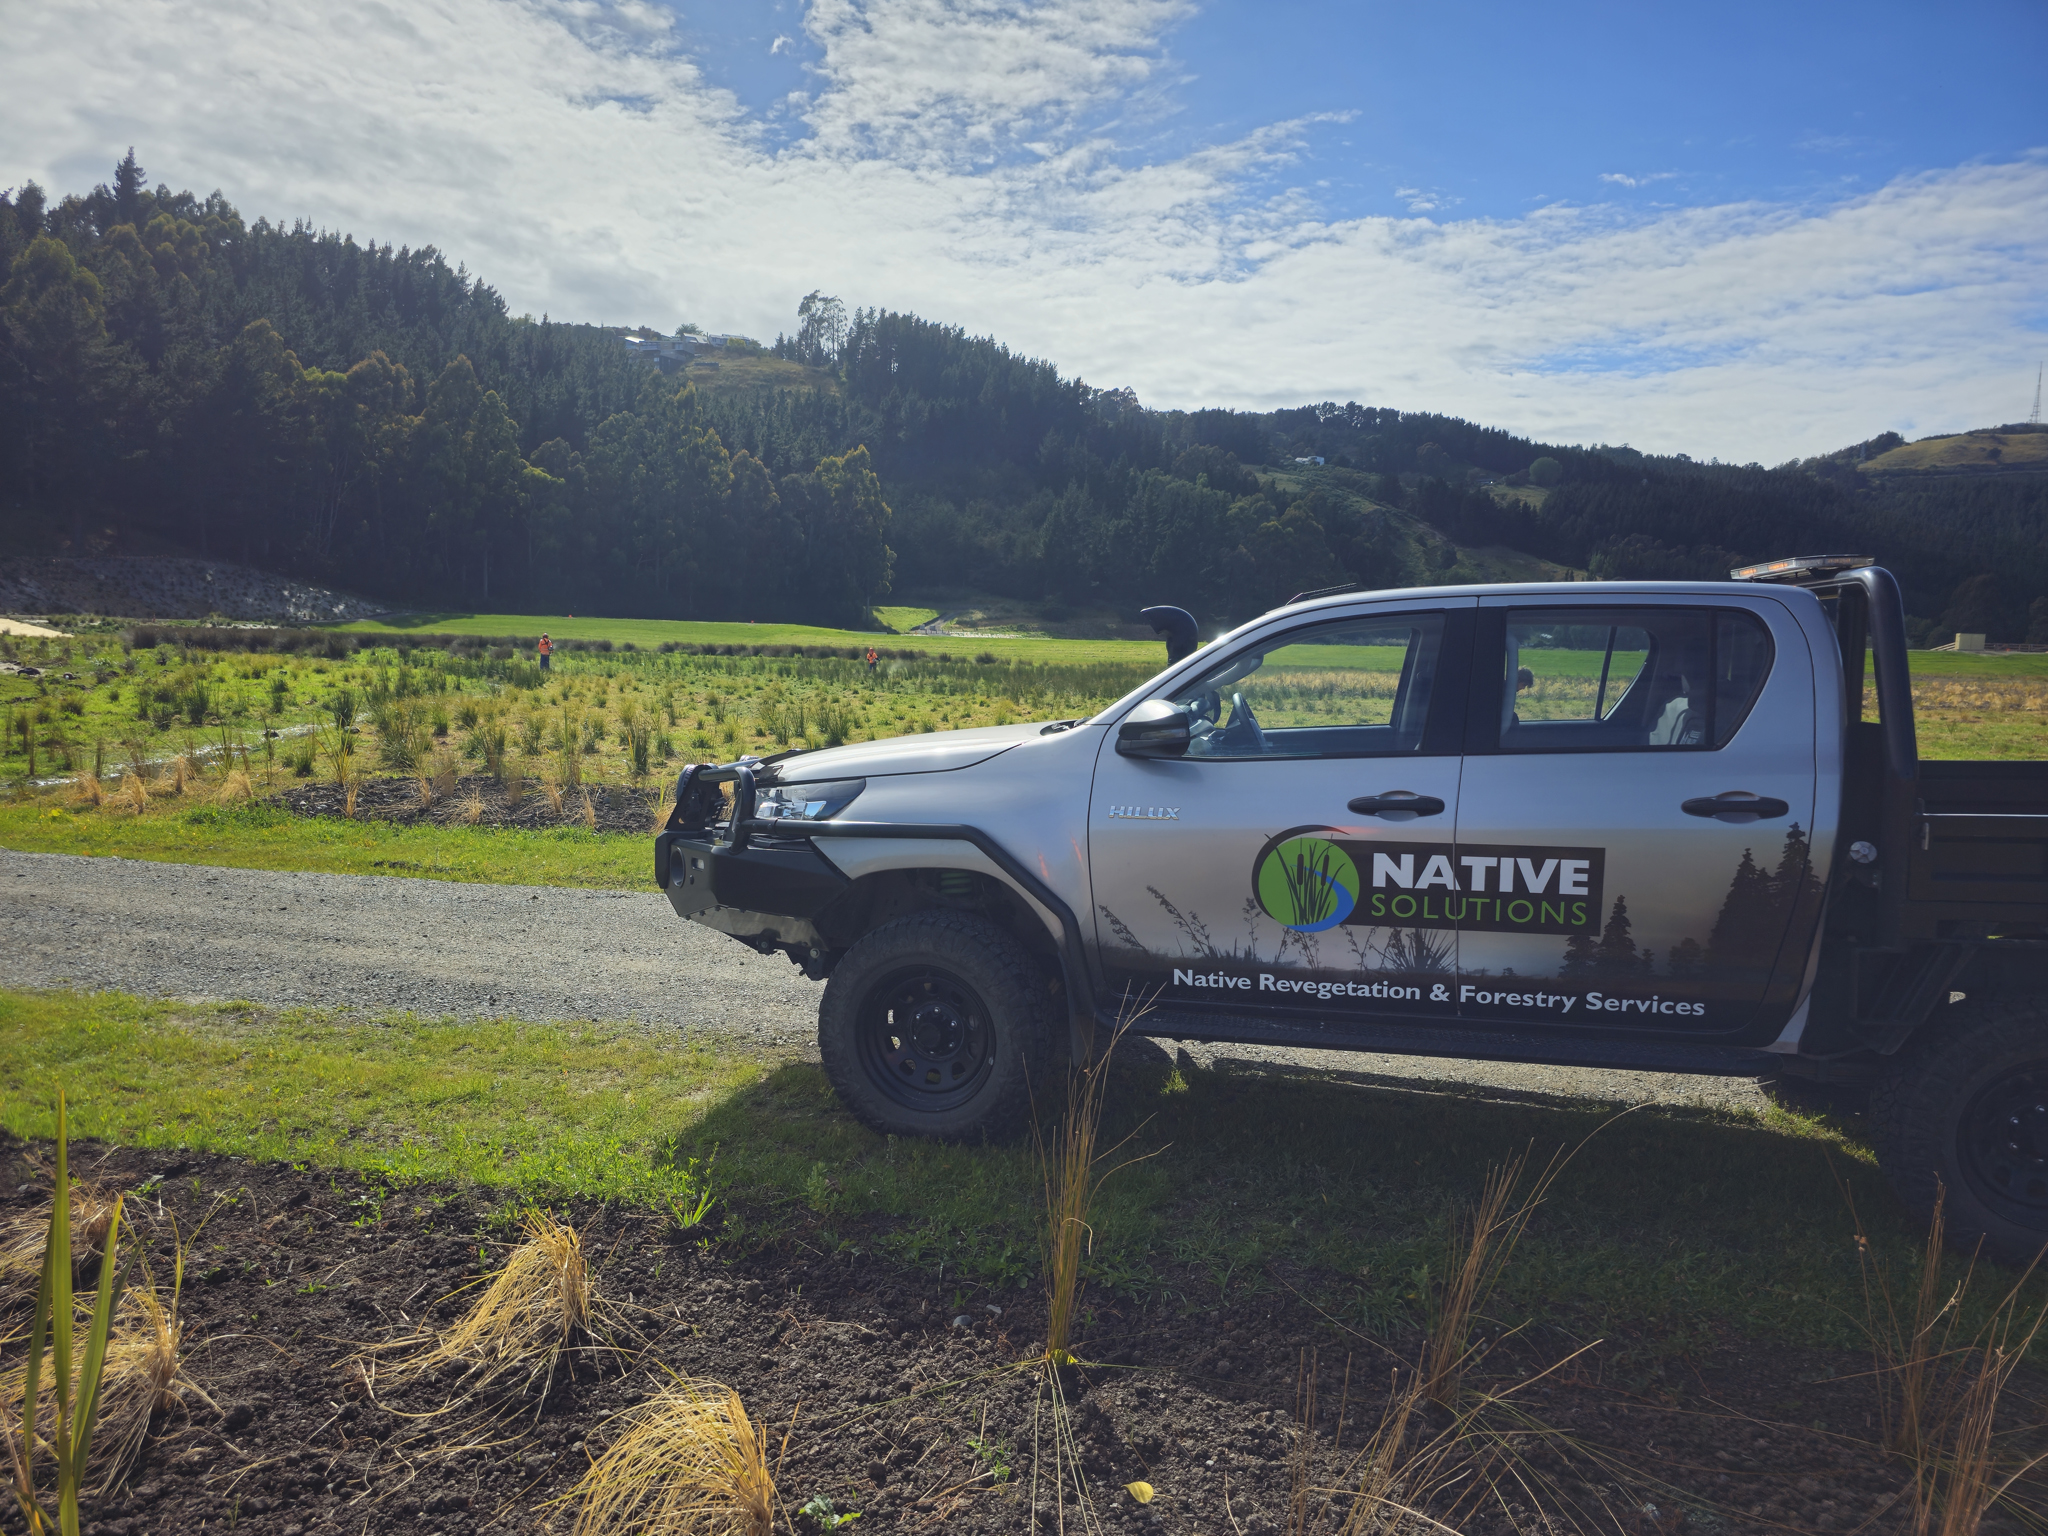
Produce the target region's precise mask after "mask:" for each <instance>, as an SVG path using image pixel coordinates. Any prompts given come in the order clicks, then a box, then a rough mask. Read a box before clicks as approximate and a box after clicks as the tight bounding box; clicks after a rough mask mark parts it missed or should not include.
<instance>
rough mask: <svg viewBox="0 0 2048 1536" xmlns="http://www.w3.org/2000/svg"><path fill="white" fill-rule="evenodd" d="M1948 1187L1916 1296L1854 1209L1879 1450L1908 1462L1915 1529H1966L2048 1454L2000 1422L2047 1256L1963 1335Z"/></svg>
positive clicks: (1946, 1535)
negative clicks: (2028, 1292) (2031, 1295)
mask: <svg viewBox="0 0 2048 1536" xmlns="http://www.w3.org/2000/svg"><path fill="white" fill-rule="evenodd" d="M1947 1196H1948V1191H1947V1189H1946V1188H1944V1187H1943V1186H1942V1185H1941V1184H1940V1183H1939V1182H1938V1181H1937V1183H1936V1185H1935V1192H1934V1215H1933V1217H1932V1219H1931V1220H1930V1221H1929V1223H1928V1229H1927V1245H1926V1247H1925V1249H1924V1250H1923V1251H1922V1252H1921V1254H1920V1255H1919V1267H1920V1272H1919V1274H1918V1276H1916V1277H1914V1280H1913V1287H1912V1294H1911V1296H1910V1298H1909V1299H1906V1300H1901V1298H1899V1297H1898V1296H1896V1295H1895V1294H1894V1291H1893V1285H1892V1276H1891V1274H1890V1271H1889V1269H1888V1268H1887V1266H1886V1265H1885V1264H1884V1263H1883V1262H1882V1261H1881V1260H1880V1259H1879V1258H1878V1257H1877V1255H1876V1252H1875V1250H1874V1248H1873V1246H1872V1244H1871V1241H1870V1238H1869V1236H1868V1234H1866V1233H1865V1232H1864V1230H1863V1221H1862V1217H1861V1216H1860V1215H1856V1212H1855V1204H1854V1202H1853V1201H1852V1202H1851V1203H1850V1211H1851V1214H1852V1215H1856V1249H1857V1253H1858V1256H1859V1257H1860V1259H1861V1261H1862V1265H1863V1285H1864V1308H1865V1323H1864V1327H1865V1331H1866V1333H1867V1334H1868V1335H1869V1338H1870V1341H1871V1350H1872V1354H1873V1355H1874V1356H1875V1357H1876V1358H1875V1363H1876V1366H1877V1372H1876V1374H1877V1379H1878V1404H1879V1413H1880V1415H1881V1418H1880V1422H1881V1425H1882V1428H1883V1432H1884V1449H1885V1450H1886V1451H1887V1452H1888V1453H1889V1454H1891V1455H1893V1456H1897V1457H1899V1458H1900V1459H1901V1460H1903V1461H1906V1462H1907V1463H1909V1464H1910V1466H1911V1469H1912V1477H1913V1481H1912V1485H1911V1487H1910V1488H1909V1490H1908V1493H1909V1496H1910V1497H1911V1499H1912V1502H1913V1512H1914V1524H1913V1529H1914V1531H1915V1533H1916V1536H1929V1533H1939V1536H1971V1533H1974V1532H1975V1531H1977V1529H1978V1528H1979V1526H1980V1524H1981V1523H1982V1521H1983V1520H1984V1518H1985V1516H1986V1515H1987V1514H1989V1513H1990V1511H1991V1509H1992V1507H1993V1506H1994V1505H1996V1504H1999V1503H2000V1502H2002V1501H2005V1500H2007V1498H2008V1496H2009V1495H2011V1494H2012V1492H2013V1490H2014V1488H2015V1486H2016V1485H2018V1484H2019V1483H2021V1482H2022V1480H2023V1479H2025V1478H2027V1477H2028V1476H2030V1475H2031V1474H2032V1473H2033V1472H2034V1471H2035V1469H2036V1468H2037V1467H2039V1466H2040V1465H2041V1463H2042V1462H2043V1461H2044V1460H2048V1456H2043V1455H2033V1456H2027V1455H2025V1454H2024V1453H2023V1452H2022V1451H2020V1450H2019V1449H2017V1448H2015V1447H2014V1446H2013V1445H2012V1444H2011V1443H2010V1442H2009V1441H2008V1440H2007V1439H2005V1438H2004V1437H2002V1436H2001V1435H2000V1434H1999V1432H1998V1430H1997V1427H1996V1419H1997V1416H1998V1408H1999V1402H2000V1399H2001V1398H2002V1397H2003V1395H2004V1393H2005V1389H2006V1386H2007V1384H2008V1383H2009V1382H2010V1380H2011V1378H2012V1374H2013V1372H2014V1370H2015V1369H2016V1368H2017V1367H2018V1366H2019V1364H2020V1362H2021V1361H2023V1360H2024V1359H2025V1358H2026V1357H2027V1355H2028V1353H2029V1351H2031V1350H2032V1349H2033V1347H2034V1342H2035V1340H2036V1338H2038V1337H2039V1335H2040V1332H2041V1329H2042V1326H2043V1324H2044V1323H2048V1307H2044V1308H2036V1309H2035V1310H2034V1312H2033V1315H2032V1316H2031V1317H2028V1316H2027V1315H2026V1313H2025V1312H2024V1310H2023V1309H2022V1307H2021V1305H2020V1297H2021V1293H2022V1291H2023V1290H2024V1288H2025V1287H2026V1284H2027V1282H2028V1280H2029V1279H2030V1278H2032V1276H2033V1273H2034V1270H2035V1269H2036V1268H2037V1267H2038V1266H2039V1264H2040V1262H2041V1260H2040V1258H2039V1257H2038V1256H2037V1257H2036V1259H2035V1261H2034V1263H2033V1264H2030V1265H2028V1266H2027V1268H2026V1269H2025V1270H2024V1271H2022V1272H2021V1274H2020V1276H2019V1279H2018V1280H2017V1281H2016V1282H2015V1283H2014V1285H2013V1286H2012V1288H2011V1289H2010V1290H2009V1291H2007V1292H2006V1294H2005V1296H2004V1298H2003V1299H2002V1300H2000V1301H1999V1303H1998V1304H1997V1306H1995V1307H1994V1308H1993V1309H1992V1311H1991V1315H1990V1317H1989V1318H1988V1319H1987V1320H1986V1321H1985V1323H1984V1324H1983V1325H1982V1327H1981V1328H1980V1330H1979V1331H1978V1332H1977V1334H1976V1335H1975V1336H1974V1337H1969V1338H1965V1337H1964V1336H1963V1334H1962V1318H1963V1314H1964V1311H1965V1308H1966V1303H1967V1301H1968V1298H1969V1293H1970V1287H1971V1284H1972V1282H1973V1281H1975V1279H1976V1277H1977V1265H1976V1261H1975V1259H1972V1260H1971V1261H1970V1262H1969V1263H1968V1264H1967V1265H1965V1266H1964V1268H1963V1272H1962V1275H1961V1276H1960V1278H1958V1279H1957V1280H1956V1281H1955V1283H1954V1284H1953V1285H1950V1284H1949V1283H1948V1281H1947V1279H1946V1277H1945V1273H1944V1258H1945V1249H1946V1243H1945V1240H1944V1239H1945V1235H1946V1234H1945V1231H1944V1228H1945V1225H1946V1221H1945V1217H1944V1213H1943V1207H1944V1205H1945V1204H1946V1201H1947Z"/></svg>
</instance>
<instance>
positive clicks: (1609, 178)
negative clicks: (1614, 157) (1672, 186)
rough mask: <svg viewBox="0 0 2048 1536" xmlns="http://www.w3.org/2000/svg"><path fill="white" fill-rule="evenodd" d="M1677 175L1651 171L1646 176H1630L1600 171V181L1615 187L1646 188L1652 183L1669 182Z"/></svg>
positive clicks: (1668, 172) (1619, 172)
mask: <svg viewBox="0 0 2048 1536" xmlns="http://www.w3.org/2000/svg"><path fill="white" fill-rule="evenodd" d="M1677 174H1678V172H1676V171H1652V172H1651V173H1650V174H1649V175H1647V176H1630V175H1626V174H1625V173H1623V172H1621V171H1602V172H1601V173H1600V179H1601V180H1602V181H1605V182H1611V183H1613V184H1614V185H1615V186H1617V187H1647V186H1649V185H1650V184H1651V183H1652V182H1656V181H1670V180H1671V179H1672V178H1673V177H1675V176H1677Z"/></svg>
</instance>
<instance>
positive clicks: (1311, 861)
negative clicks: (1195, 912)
mask: <svg viewBox="0 0 2048 1536" xmlns="http://www.w3.org/2000/svg"><path fill="white" fill-rule="evenodd" d="M1253 889H1254V890H1255V891H1256V892H1257V893H1258V898H1259V906H1260V907H1261V908H1263V909H1264V911H1265V913H1266V915H1267V916H1268V917H1270V918H1272V919H1273V921H1274V922H1276V923H1278V924H1279V925H1280V926H1281V927H1283V928H1288V929H1292V930H1293V931H1294V932H1296V933H1322V932H1324V931H1325V930H1326V929H1330V928H1334V927H1336V926H1337V925H1338V924H1339V923H1341V922H1343V921H1344V919H1345V918H1347V917H1349V916H1350V915H1351V912H1352V909H1353V908H1355V907H1356V906H1357V905H1358V890H1359V879H1358V866H1357V865H1356V864H1354V863H1352V862H1351V856H1350V855H1349V854H1348V853H1346V852H1345V851H1344V850H1343V849H1341V848H1339V847H1338V846H1337V845H1336V844H1335V843H1333V842H1331V841H1329V840H1328V839H1327V838H1321V837H1314V836H1302V837H1290V838H1287V839H1286V840H1285V841H1283V842H1281V843H1278V844H1276V845H1275V846H1274V847H1272V848H1269V849H1268V850H1267V851H1266V855H1265V857H1264V858H1262V859H1261V860H1259V867H1258V871H1257V873H1256V874H1255V875H1254V876H1253Z"/></svg>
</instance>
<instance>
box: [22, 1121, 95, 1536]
mask: <svg viewBox="0 0 2048 1536" xmlns="http://www.w3.org/2000/svg"><path fill="white" fill-rule="evenodd" d="M66 1139H67V1138H66V1125H65V1114H64V1093H63V1090H62V1089H59V1090H58V1092H57V1183H56V1189H55V1192H54V1195H53V1198H52V1202H51V1207H50V1233H49V1239H48V1242H47V1244H46V1245H45V1247H44V1250H43V1273H42V1280H41V1283H40V1284H39V1285H38V1287H37V1289H36V1310H35V1318H34V1320H33V1321H32V1322H31V1324H30V1326H29V1352H28V1359H27V1361H26V1362H25V1363H24V1365H23V1366H22V1368H21V1393H20V1397H19V1403H20V1408H19V1409H18V1410H16V1409H13V1408H10V1407H8V1406H7V1405H6V1399H7V1398H12V1397H13V1395H14V1394H13V1393H11V1392H9V1393H6V1394H4V1396H0V1438H4V1439H5V1440H6V1442H7V1455H8V1470H9V1473H10V1474H11V1476H12V1479H13V1482H14V1497H15V1501H16V1503H17V1504H19V1505H20V1507H21V1511H22V1513H23V1515H24V1517H25V1518H26V1520H27V1522H28V1530H29V1532H30V1533H31V1536H43V1533H44V1532H46V1531H56V1532H58V1533H60V1536H79V1518H78V1501H79V1495H80V1492H81V1491H82V1489H83V1488H84V1485H85V1467H86V1458H87V1457H88V1456H89V1455H90V1454H91V1451H92V1433H93V1426H94V1423H95V1421H96V1418H97V1415H98V1411H99V1403H100V1381H101V1375H102V1372H103V1370H104V1369H105V1365H106V1356H107V1335H108V1333H109V1331H110V1329H111V1327H112V1324H113V1315H114V1293H115V1290H116V1289H117V1287H116V1283H115V1277H114V1269H115V1265H114V1255H115V1252H116V1247H117V1245H118V1243H119V1241H120V1236H121V1202H120V1199H119V1197H116V1199H115V1201H114V1210H113V1214H112V1216H111V1217H110V1218H109V1220H108V1223H107V1237H106V1246H105V1248H104V1250H103V1251H102V1254H101V1257H100V1274H99V1287H98V1290H97V1292H96V1293H95V1295H94V1298H93V1307H92V1313H91V1320H90V1322H89V1323H88V1325H87V1328H86V1335H85V1338H84V1340H83V1345H84V1347H83V1350H82V1351H81V1350H80V1349H79V1344H80V1342H81V1341H79V1340H78V1339H77V1338H76V1337H75V1336H74V1333H73V1330H74V1327H75V1325H76V1311H75V1306H76V1303H75V1301H74V1299H73V1296H72V1290H71V1169H70V1163H69V1158H68V1155H67V1152H66ZM46 1346H47V1351H46ZM46 1352H47V1355H48V1363H49V1367H50V1380H49V1391H50V1394H51V1397H52V1399H53V1402H52V1413H51V1432H50V1437H49V1440H48V1442H47V1443H48V1445H49V1449H50V1456H51V1461H52V1462H53V1464H54V1466H55V1468H56V1473H57V1505H56V1509H55V1511H54V1512H52V1511H51V1509H50V1508H49V1507H48V1506H47V1505H45V1504H44V1503H43V1502H42V1501H41V1500H40V1499H38V1498H37V1496H36V1465H35V1462H36V1452H37V1449H38V1447H39V1446H40V1445H42V1444H43V1443H45V1442H44V1441H43V1437H42V1436H40V1435H39V1434H37V1432H36V1430H37V1421H38V1419H39V1417H40V1414H39V1408H40V1405H41V1402H42V1397H43V1391H44V1382H43V1373H44V1363H45V1354H46ZM75 1355H76V1356H78V1359H77V1373H76V1375H75V1376H74V1374H73V1370H72V1366H73V1357H74V1356H75Z"/></svg>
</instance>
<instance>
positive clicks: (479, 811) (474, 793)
mask: <svg viewBox="0 0 2048 1536" xmlns="http://www.w3.org/2000/svg"><path fill="white" fill-rule="evenodd" d="M459 810H460V812H461V816H462V824H463V825H464V826H466V827H473V826H475V825H476V824H477V823H478V822H480V821H482V820H483V819H484V796H483V791H482V790H480V789H472V790H471V791H470V792H469V793H468V794H467V795H466V796H464V797H463V801H462V804H461V806H460V807H459Z"/></svg>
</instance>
